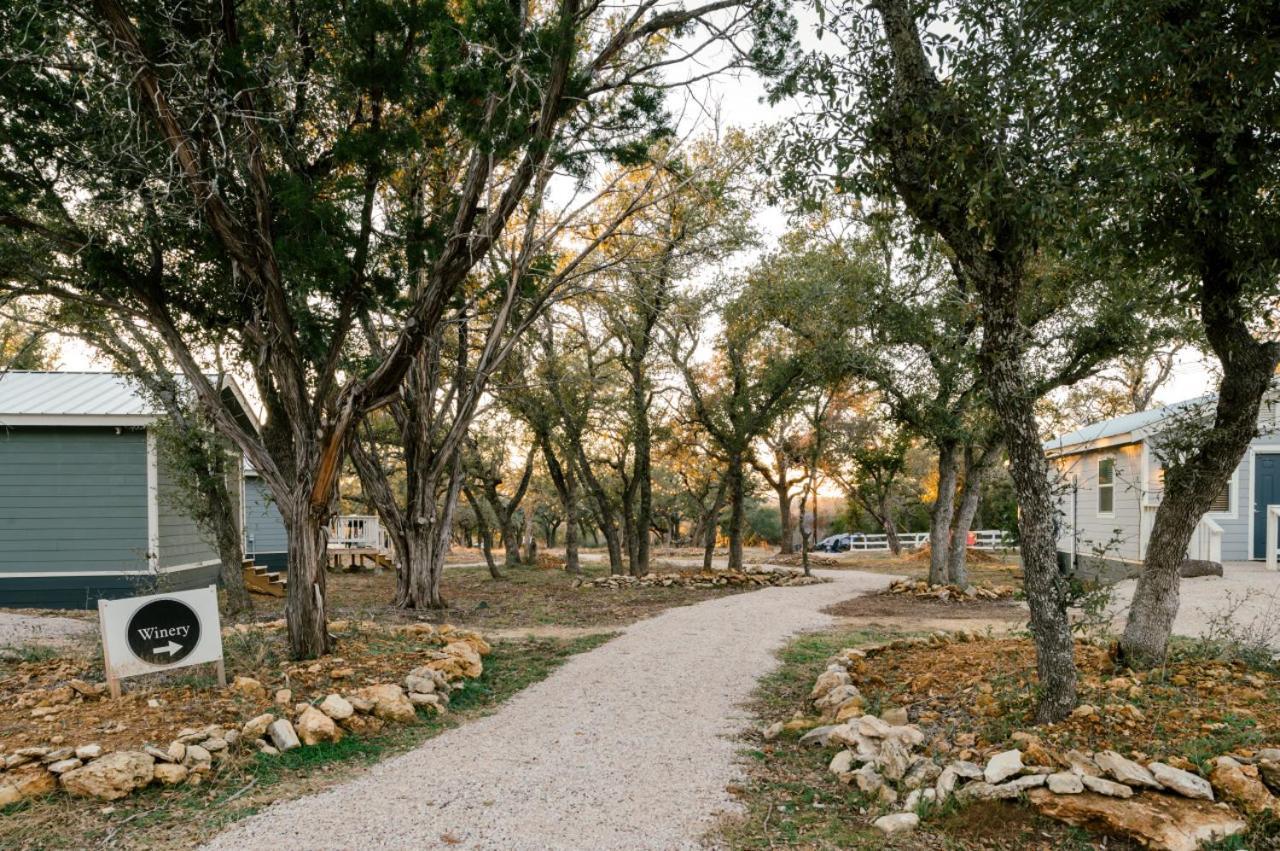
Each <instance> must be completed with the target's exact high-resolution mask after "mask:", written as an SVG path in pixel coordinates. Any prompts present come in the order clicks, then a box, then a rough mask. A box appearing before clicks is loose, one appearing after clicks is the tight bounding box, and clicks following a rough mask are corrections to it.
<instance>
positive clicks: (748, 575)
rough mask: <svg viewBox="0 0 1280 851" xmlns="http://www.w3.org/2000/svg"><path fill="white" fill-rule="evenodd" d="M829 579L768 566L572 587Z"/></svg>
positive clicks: (801, 582) (590, 581)
mask: <svg viewBox="0 0 1280 851" xmlns="http://www.w3.org/2000/svg"><path fill="white" fill-rule="evenodd" d="M827 581H829V580H826V579H821V578H819V577H817V576H805V575H804V572H803V571H800V570H791V569H789V568H785V567H775V566H772V565H752V566H749V567H745V568H743V569H742V570H703V571H699V572H697V573H648V574H645V575H644V576H599V577H596V578H594V579H578V580H575V581H574V583H573V587H575V588H723V587H734V588H742V587H764V586H793V585H818V584H820V583H823V582H827Z"/></svg>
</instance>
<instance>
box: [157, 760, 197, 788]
mask: <svg viewBox="0 0 1280 851" xmlns="http://www.w3.org/2000/svg"><path fill="white" fill-rule="evenodd" d="M189 773H190V772H189V771H188V770H187V767H186V766H185V765H171V764H169V763H160V764H159V765H157V766H156V780H159V781H160V782H161V783H163V784H164V785H166V786H177V785H179V784H180V783H183V782H184V781H186V779H187V775H188V774H189Z"/></svg>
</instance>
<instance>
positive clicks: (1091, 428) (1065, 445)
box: [1044, 394, 1218, 455]
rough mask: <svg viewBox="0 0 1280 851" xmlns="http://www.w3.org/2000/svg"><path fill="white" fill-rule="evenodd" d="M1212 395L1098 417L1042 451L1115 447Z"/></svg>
mask: <svg viewBox="0 0 1280 851" xmlns="http://www.w3.org/2000/svg"><path fill="white" fill-rule="evenodd" d="M1217 398H1218V397H1217V396H1216V395H1212V394H1210V395H1208V396H1200V397H1199V398H1196V399H1188V400H1186V401H1185V402H1175V403H1174V404H1172V405H1165V406H1164V407H1160V408H1151V409H1150V410H1147V411H1138V412H1137V413H1136V414H1125V415H1124V416H1120V417H1112V418H1111V419H1109V420H1102V421H1100V422H1096V423H1094V424H1092V425H1087V426H1085V427H1084V428H1081V429H1077V430H1076V431H1073V432H1071V433H1069V434H1064V435H1062V436H1061V437H1055V438H1054V439H1053V440H1050V441H1046V442H1045V444H1044V450H1045V452H1047V453H1049V454H1050V455H1062V454H1064V453H1065V452H1070V451H1076V452H1080V451H1085V450H1088V449H1094V448H1099V447H1104V446H1118V445H1120V444H1123V443H1133V442H1136V441H1138V440H1141V439H1143V438H1144V437H1146V436H1147V435H1149V434H1151V433H1152V432H1155V431H1159V429H1158V428H1157V427H1158V426H1159V425H1160V423H1162V422H1164V421H1165V420H1167V419H1169V418H1170V417H1173V416H1175V415H1177V414H1179V413H1183V412H1188V411H1191V410H1192V409H1194V408H1198V407H1201V406H1204V405H1205V404H1208V403H1212V402H1215V401H1216V400H1217Z"/></svg>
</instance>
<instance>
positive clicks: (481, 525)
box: [462, 487, 506, 579]
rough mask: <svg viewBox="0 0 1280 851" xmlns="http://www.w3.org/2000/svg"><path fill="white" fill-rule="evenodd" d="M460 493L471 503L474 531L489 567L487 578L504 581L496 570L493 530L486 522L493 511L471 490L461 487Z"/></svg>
mask: <svg viewBox="0 0 1280 851" xmlns="http://www.w3.org/2000/svg"><path fill="white" fill-rule="evenodd" d="M462 492H463V493H464V494H465V495H466V497H467V502H469V503H471V510H472V511H474V512H475V515H476V531H477V533H478V534H479V535H480V551H481V552H482V553H484V563H485V564H486V565H488V567H489V576H490V578H492V579H505V578H506V577H505V576H503V574H502V571H501V570H499V569H498V563H497V562H496V561H495V560H494V558H493V528H492V527H491V526H490V525H489V520H488V514H489V513H490V512H492V510H493V509H492V508H490V507H489V506H487V505H483V504H481V502H480V500H479V499H477V498H476V495H475V493H474V492H473V491H472V490H471V488H469V487H463V489H462Z"/></svg>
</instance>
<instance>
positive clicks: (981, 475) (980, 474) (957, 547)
mask: <svg viewBox="0 0 1280 851" xmlns="http://www.w3.org/2000/svg"><path fill="white" fill-rule="evenodd" d="M1000 451H1001V450H1000V447H999V446H995V445H992V446H988V447H986V448H985V449H983V450H982V454H980V455H977V456H975V454H974V451H973V447H968V448H967V449H966V450H965V456H964V457H965V462H964V487H963V488H962V490H961V492H960V508H959V510H958V511H957V512H956V516H955V520H954V521H953V523H952V530H951V551H950V553H949V554H948V556H947V580H948V581H949V582H950V583H951V584H953V585H959V586H960V587H961V588H963V587H965V586H966V585H968V584H969V565H968V555H969V530H971V529H972V528H973V518H974V517H976V516H977V515H978V506H980V505H981V504H982V485H983V483H985V482H986V480H987V476H988V474H989V473H990V472H991V468H992V466H993V464H994V463H995V460H996V458H998V457H999V455H1000Z"/></svg>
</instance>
